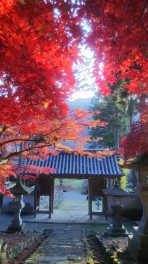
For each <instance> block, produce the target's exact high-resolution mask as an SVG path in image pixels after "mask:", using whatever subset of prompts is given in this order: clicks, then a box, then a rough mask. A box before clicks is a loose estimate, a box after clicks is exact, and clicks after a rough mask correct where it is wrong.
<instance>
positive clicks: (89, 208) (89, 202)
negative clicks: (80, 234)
mask: <svg viewBox="0 0 148 264" xmlns="http://www.w3.org/2000/svg"><path fill="white" fill-rule="evenodd" d="M88 213H89V216H90V219H92V178H89V179H88Z"/></svg>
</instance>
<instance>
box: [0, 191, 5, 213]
mask: <svg viewBox="0 0 148 264" xmlns="http://www.w3.org/2000/svg"><path fill="white" fill-rule="evenodd" d="M3 197H4V196H3V194H2V193H1V194H0V213H1V212H2V207H3Z"/></svg>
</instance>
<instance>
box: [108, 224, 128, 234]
mask: <svg viewBox="0 0 148 264" xmlns="http://www.w3.org/2000/svg"><path fill="white" fill-rule="evenodd" d="M107 233H108V235H109V236H114V237H118V236H120V237H126V236H128V233H127V230H126V229H125V227H124V226H123V225H122V227H120V228H115V227H113V224H111V225H110V226H109V227H108V228H107Z"/></svg>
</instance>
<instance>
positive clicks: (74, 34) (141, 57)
mask: <svg viewBox="0 0 148 264" xmlns="http://www.w3.org/2000/svg"><path fill="white" fill-rule="evenodd" d="M147 10H148V7H147V1H146V0H141V1H137V0H132V1H131V0H82V1H81V0H80V1H73V0H71V1H70V0H67V1H63V0H55V1H44V0H36V1H34V0H9V1H7V0H1V2H0V60H1V65H0V105H1V109H2V110H1V113H0V126H1V140H2V142H3V141H4V140H6V138H7V137H8V138H9V140H10V141H9V143H10V142H11V143H12V142H15V144H16V143H17V142H19V143H20V142H23V141H24V142H25V141H28V140H30V138H31V137H32V135H34V136H36V137H38V136H39V135H42V134H43V136H44V132H45V131H43V130H41V128H44V127H45V122H46V121H45V120H48V122H46V124H47V128H48V129H49V131H48V133H49V134H50V127H49V123H50V124H52V129H53V130H54V128H56V126H57V122H60V124H62V122H65V121H64V120H63V121H62V118H63V117H65V116H66V114H67V111H68V107H67V105H66V103H65V100H66V99H67V98H68V96H69V95H70V94H71V92H72V88H73V87H74V83H75V80H74V72H73V62H74V61H75V62H76V61H77V60H80V59H81V58H80V57H79V47H80V45H86V46H88V47H89V48H90V49H92V50H93V51H94V57H95V61H96V62H95V65H94V74H95V77H96V79H97V83H98V84H99V86H100V89H101V91H102V92H103V93H104V94H107V93H108V92H109V90H108V88H107V85H108V84H112V83H113V82H114V81H115V74H116V72H120V74H121V78H122V79H123V80H125V81H126V82H125V83H126V85H125V88H126V89H127V90H128V91H129V92H130V93H135V94H137V95H138V96H139V95H141V94H147V91H148V89H147V77H148V76H147V71H146V70H147V17H148V16H147V12H148V11H147ZM86 25H87V26H86ZM100 63H101V65H103V66H102V68H101V69H100ZM127 80H128V82H127ZM142 116H143V115H142ZM57 120H58V121H57ZM40 122H44V124H43V125H42V124H41V123H40ZM74 131H75V130H73V133H72V134H70V135H71V136H74ZM77 131H79V130H77ZM46 133H47V131H46ZM20 135H21V139H19V137H20ZM63 135H65V136H66V137H67V139H68V134H67V132H66V126H65V127H64V128H63V130H62V135H60V137H59V139H60V141H62V140H63ZM76 135H77V133H76ZM11 137H14V139H11ZM59 139H58V143H59ZM50 140H51V141H50V145H51V143H52V144H53V145H54V144H55V141H53V139H52V137H51V138H50ZM82 141H83V140H82ZM48 142H49V141H48ZM9 143H8V144H9ZM39 144H43V142H39ZM37 147H38V149H40V145H37ZM25 150H26V153H28V151H29V150H27V149H24V151H25ZM30 151H31V150H30ZM6 152H7V148H6V142H5V143H4V144H3V143H2V145H1V156H2V159H3V157H4V158H5V160H6V159H7V158H9V159H10V158H11V160H12V156H18V155H19V154H23V153H24V152H23V153H22V152H21V153H19V154H18V152H17V151H15V152H14V154H13V155H12V151H11V150H9V154H6ZM30 153H31V152H30ZM3 155H4V156H3ZM27 155H28V154H27ZM2 162H3V161H2ZM1 166H2V167H1V170H2V174H1V175H6V173H5V169H6V171H7V172H8V171H9V172H8V174H10V172H11V167H10V164H4V163H1ZM8 174H7V175H8Z"/></svg>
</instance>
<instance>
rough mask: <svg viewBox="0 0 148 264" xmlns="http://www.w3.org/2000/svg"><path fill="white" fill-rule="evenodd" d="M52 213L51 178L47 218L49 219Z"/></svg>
mask: <svg viewBox="0 0 148 264" xmlns="http://www.w3.org/2000/svg"><path fill="white" fill-rule="evenodd" d="M51 213H52V180H51V178H50V181H49V218H50V219H51Z"/></svg>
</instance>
